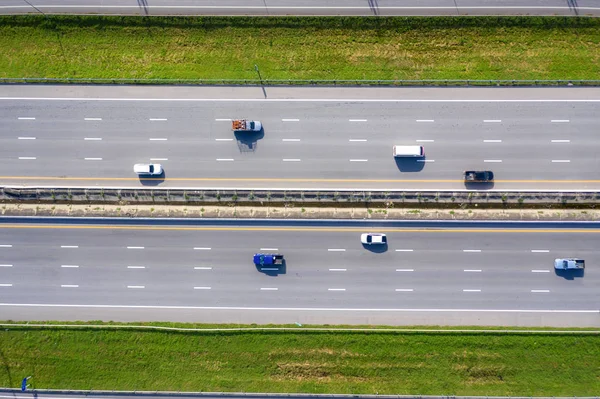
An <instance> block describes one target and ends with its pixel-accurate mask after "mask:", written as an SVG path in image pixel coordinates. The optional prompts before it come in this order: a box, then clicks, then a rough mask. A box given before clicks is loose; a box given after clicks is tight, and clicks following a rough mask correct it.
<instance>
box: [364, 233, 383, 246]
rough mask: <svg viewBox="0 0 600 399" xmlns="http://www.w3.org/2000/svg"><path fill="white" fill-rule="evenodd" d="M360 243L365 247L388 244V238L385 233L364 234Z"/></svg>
mask: <svg viewBox="0 0 600 399" xmlns="http://www.w3.org/2000/svg"><path fill="white" fill-rule="evenodd" d="M360 242H362V243H363V244H365V245H372V244H387V237H386V235H385V234H383V233H364V234H361V235H360Z"/></svg>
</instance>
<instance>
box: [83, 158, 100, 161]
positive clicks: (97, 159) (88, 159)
mask: <svg viewBox="0 0 600 399" xmlns="http://www.w3.org/2000/svg"><path fill="white" fill-rule="evenodd" d="M83 159H85V160H86V161H102V158H83Z"/></svg>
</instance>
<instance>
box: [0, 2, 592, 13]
mask: <svg viewBox="0 0 600 399" xmlns="http://www.w3.org/2000/svg"><path fill="white" fill-rule="evenodd" d="M28 3H29V4H28ZM42 12H43V13H46V14H109V15H110V14H112V15H255V16H274V15H303V16H311V15H312V16H321V15H344V16H369V15H379V16H398V15H407V16H417V15H418V16H434V15H436V16H439V15H450V16H452V15H546V16H548V15H565V16H598V15H600V3H599V2H598V1H597V0H544V1H541V0H525V1H524V0H328V1H327V2H323V1H321V0H187V1H172V0H153V1H140V0H102V1H100V0H68V1H57V0H30V1H28V2H25V1H21V0H3V1H1V2H0V13H4V14H22V13H42Z"/></svg>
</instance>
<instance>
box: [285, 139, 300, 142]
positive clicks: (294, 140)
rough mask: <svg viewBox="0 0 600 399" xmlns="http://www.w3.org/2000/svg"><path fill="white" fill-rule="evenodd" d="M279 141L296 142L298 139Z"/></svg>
mask: <svg viewBox="0 0 600 399" xmlns="http://www.w3.org/2000/svg"><path fill="white" fill-rule="evenodd" d="M281 141H285V142H298V141H300V139H281Z"/></svg>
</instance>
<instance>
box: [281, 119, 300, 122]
mask: <svg viewBox="0 0 600 399" xmlns="http://www.w3.org/2000/svg"><path fill="white" fill-rule="evenodd" d="M281 121H282V122H300V119H282V120H281Z"/></svg>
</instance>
